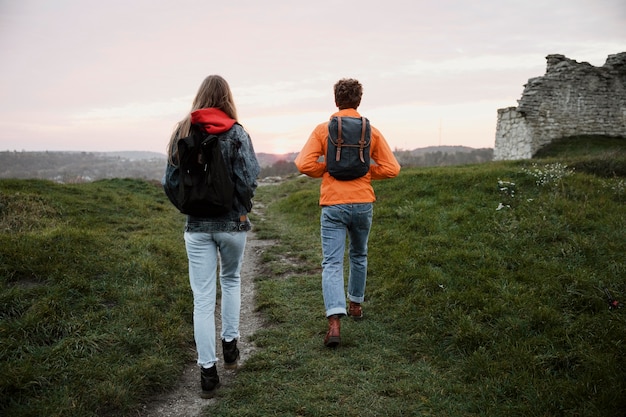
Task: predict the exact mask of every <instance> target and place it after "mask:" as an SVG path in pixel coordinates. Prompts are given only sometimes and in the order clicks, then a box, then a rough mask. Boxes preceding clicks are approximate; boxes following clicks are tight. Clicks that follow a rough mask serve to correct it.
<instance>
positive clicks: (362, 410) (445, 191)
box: [213, 143, 626, 416]
mask: <svg viewBox="0 0 626 417" xmlns="http://www.w3.org/2000/svg"><path fill="white" fill-rule="evenodd" d="M624 151H625V150H624V148H623V146H622V145H619V146H617V147H616V148H613V149H612V150H610V149H608V148H606V147H603V149H602V150H601V151H600V153H595V154H590V153H586V154H584V153H582V152H580V149H579V147H578V145H577V144H576V143H573V146H571V147H570V148H568V149H562V150H561V152H562V154H563V155H564V156H563V157H556V156H554V155H553V156H551V157H548V158H547V159H540V160H533V161H521V162H505V163H489V164H481V165H473V166H464V167H455V168H430V169H409V170H404V171H403V172H402V174H401V175H400V177H398V178H397V179H394V180H390V181H383V182H378V183H376V184H375V185H376V192H377V195H378V197H379V200H378V202H377V204H376V207H375V214H374V226H373V229H372V234H371V239H370V258H369V261H370V262H369V279H368V290H367V294H366V303H365V304H364V312H365V315H366V319H365V320H364V321H362V322H353V321H350V320H343V322H342V335H343V340H342V343H343V346H342V347H340V348H339V349H337V350H329V349H326V348H324V347H323V346H322V338H323V335H324V333H325V331H326V322H325V319H324V311H323V303H322V298H321V290H320V280H321V279H320V266H319V265H320V261H321V258H320V247H319V246H320V245H319V223H318V217H319V208H318V207H317V204H316V203H317V196H318V186H319V181H316V180H311V179H307V178H298V179H294V180H292V181H291V182H289V183H286V184H284V185H282V186H280V187H276V188H268V189H265V190H264V193H265V195H264V198H265V199H267V202H268V204H269V206H268V208H267V210H266V211H267V213H266V219H267V220H266V221H265V222H263V223H262V224H261V225H260V227H259V228H258V229H260V230H259V233H260V234H262V235H263V236H266V237H269V238H274V239H279V241H280V244H279V245H277V246H276V247H274V249H273V251H272V252H271V253H268V254H266V260H267V262H268V271H267V274H266V275H265V276H263V277H260V279H259V285H260V289H259V305H260V308H261V309H262V310H263V311H264V312H265V313H266V315H267V316H268V317H269V318H271V320H272V322H273V324H274V326H273V327H272V328H270V329H266V330H263V331H262V332H260V333H259V334H258V336H257V338H256V340H257V343H259V344H260V345H261V346H262V347H263V348H264V349H263V350H261V351H260V353H259V354H258V355H256V356H255V357H253V358H252V360H251V361H249V362H248V363H247V365H246V368H245V370H243V371H242V372H240V374H239V376H238V380H237V384H236V386H233V387H232V388H229V389H226V390H225V392H224V394H223V395H224V396H225V399H224V400H223V401H221V402H220V403H219V404H218V406H217V409H216V410H213V411H214V413H215V415H224V416H242V415H249V416H253V415H302V416H305V415H306V416H326V415H351V416H376V415H394V416H396V415H415V416H421V415H432V416H573V415H575V416H623V415H625V414H626V355H625V353H624V341H625V340H626V318H625V316H624V315H625V314H626V309H620V308H614V307H616V306H617V304H615V303H613V304H611V303H610V302H611V301H614V300H617V302H618V303H623V302H624V301H626V261H625V258H624V253H626V238H625V236H624V230H626V215H625V210H624V203H626V182H625V179H624V177H623V176H622V177H619V176H615V175H613V174H610V172H613V171H618V172H623V171H620V169H623V168H624V167H626V158H625V152H624ZM606 152H609V154H608V155H609V156H608V157H607V156H606V155H607V154H606ZM583 154H584V155H585V156H581V155H583ZM590 161H593V163H587V162H590ZM569 164H571V165H573V166H574V165H575V166H576V167H577V168H576V169H574V168H572V167H570V166H569ZM270 202H271V203H270ZM609 297H610V298H609ZM620 305H621V304H620Z"/></svg>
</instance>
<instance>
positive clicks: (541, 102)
mask: <svg viewBox="0 0 626 417" xmlns="http://www.w3.org/2000/svg"><path fill="white" fill-rule="evenodd" d="M546 60H547V61H548V67H547V70H546V74H545V75H544V76H543V77H536V78H531V79H529V80H528V83H527V84H526V85H525V86H524V87H525V88H524V92H523V93H522V98H521V99H520V100H518V106H517V107H508V108H504V109H499V110H498V122H497V127H496V142H495V147H494V159H496V160H506V159H509V160H510V159H527V158H532V156H533V155H534V154H535V153H536V152H537V151H538V150H539V149H541V148H542V147H543V146H545V145H547V144H548V143H550V142H551V141H553V140H554V139H558V138H565V137H569V136H578V135H605V136H616V137H623V138H626V52H621V53H619V54H616V55H609V57H608V58H607V60H606V63H605V64H604V65H603V66H602V67H594V66H593V65H591V64H589V63H587V62H581V63H579V62H576V61H574V60H572V59H569V58H566V57H565V56H563V55H548V56H547V57H546ZM625 142H626V139H625Z"/></svg>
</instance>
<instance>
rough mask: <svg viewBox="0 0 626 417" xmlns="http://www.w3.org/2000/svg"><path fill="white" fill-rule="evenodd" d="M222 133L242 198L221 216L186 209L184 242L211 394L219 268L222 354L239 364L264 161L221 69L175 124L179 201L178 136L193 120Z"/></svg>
mask: <svg viewBox="0 0 626 417" xmlns="http://www.w3.org/2000/svg"><path fill="white" fill-rule="evenodd" d="M192 124H193V125H197V126H200V127H201V128H202V129H203V130H204V131H206V132H207V133H210V134H215V135H218V136H219V150H220V151H221V152H222V154H223V156H224V160H226V161H232V164H231V167H230V168H231V172H232V178H231V179H232V180H233V183H234V184H235V190H236V191H235V194H236V196H237V198H235V201H234V202H233V206H232V208H231V210H230V211H229V212H228V213H227V214H224V215H220V216H217V217H195V216H191V215H187V221H186V223H185V232H184V238H185V248H186V250H187V258H188V260H189V283H190V285H191V290H192V292H193V303H194V308H193V326H194V338H195V341H196V350H197V353H198V365H199V366H200V384H201V388H202V393H201V396H202V397H203V398H211V397H213V395H214V394H215V390H216V389H217V387H218V386H219V376H218V373H217V362H218V359H217V356H216V348H215V342H216V327H215V304H216V287H217V272H218V270H219V274H220V275H219V278H220V287H221V296H222V299H221V313H222V331H221V341H222V355H223V360H224V368H225V369H233V368H236V367H237V361H238V359H239V349H238V348H237V340H238V339H239V318H240V306H241V276H240V272H241V265H242V262H243V254H244V248H245V245H246V236H247V234H246V232H247V231H248V230H250V229H251V223H250V220H249V219H248V213H249V212H250V210H251V208H252V204H251V198H252V196H253V195H254V191H255V189H256V187H257V182H256V178H257V176H258V175H259V171H260V167H259V163H258V161H257V159H256V155H255V153H254V148H253V146H252V141H251V140H250V136H249V135H248V133H247V132H246V131H245V130H244V128H243V127H242V126H241V125H240V124H239V123H238V121H237V110H236V107H235V103H234V100H233V94H232V92H231V90H230V87H229V85H228V83H227V82H226V80H225V79H224V78H222V77H221V76H219V75H210V76H208V77H206V78H205V79H204V81H203V82H202V84H201V85H200V88H199V89H198V93H197V94H196V97H195V98H194V100H193V103H192V106H191V112H190V113H189V114H188V115H187V116H185V118H183V119H182V120H181V121H179V122H178V123H177V124H176V127H175V128H174V131H173V132H172V135H171V137H170V141H169V144H168V148H167V152H168V164H167V168H166V172H165V176H164V178H163V182H162V183H163V187H164V189H165V192H166V194H167V196H168V197H169V199H170V200H171V201H172V203H174V204H175V205H176V204H177V201H176V199H177V195H176V192H175V190H176V189H177V187H178V183H177V182H178V175H179V173H178V155H177V142H178V140H179V139H182V138H185V137H187V136H189V134H190V131H191V126H192Z"/></svg>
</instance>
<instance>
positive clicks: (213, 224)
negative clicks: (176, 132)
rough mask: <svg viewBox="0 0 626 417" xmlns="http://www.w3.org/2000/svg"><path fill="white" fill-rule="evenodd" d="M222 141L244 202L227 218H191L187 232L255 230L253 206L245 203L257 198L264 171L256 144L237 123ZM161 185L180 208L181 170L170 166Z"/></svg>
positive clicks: (236, 202) (187, 224)
mask: <svg viewBox="0 0 626 417" xmlns="http://www.w3.org/2000/svg"><path fill="white" fill-rule="evenodd" d="M219 138H220V150H221V151H222V154H223V155H224V159H225V160H227V161H232V173H231V174H232V175H231V177H232V178H233V179H234V183H235V191H236V194H237V196H241V197H243V198H237V199H236V201H235V204H234V206H233V209H232V210H231V211H230V212H229V213H227V214H225V215H223V216H219V217H194V216H189V215H188V216H187V221H186V223H185V231H186V232H209V233H210V232H234V231H247V230H250V228H251V223H250V220H249V219H248V216H247V214H248V213H249V212H250V210H251V209H252V206H251V205H250V206H249V207H246V206H244V204H243V203H242V201H246V200H248V201H250V200H251V199H252V197H253V196H254V192H255V190H256V188H257V185H258V184H257V177H258V175H259V172H260V171H261V168H260V166H259V162H258V161H257V158H256V154H255V153H254V148H253V146H252V141H251V140H250V136H249V135H248V133H247V132H246V131H245V129H244V128H243V126H241V125H240V124H238V123H235V124H234V125H233V127H232V128H230V130H228V131H227V132H224V133H221V134H220V135H219ZM174 146H176V144H174ZM161 184H162V185H163V190H164V191H165V194H166V195H167V197H168V198H169V200H170V201H171V202H172V204H174V205H175V206H177V207H178V203H177V196H176V190H177V189H178V185H179V170H178V167H177V166H175V165H172V164H171V163H169V162H168V163H167V166H166V168H165V174H164V175H163V179H162V180H161Z"/></svg>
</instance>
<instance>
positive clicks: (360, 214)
mask: <svg viewBox="0 0 626 417" xmlns="http://www.w3.org/2000/svg"><path fill="white" fill-rule="evenodd" d="M373 212H374V208H373V204H372V203H360V204H338V205H334V206H325V207H322V214H321V220H320V224H321V235H322V255H323V257H324V259H323V261H322V293H323V295H324V307H325V308H326V316H327V317H328V316H332V315H333V314H339V315H345V314H346V293H345V290H344V278H343V258H344V252H345V248H346V236H347V237H348V238H349V242H350V252H349V260H350V275H349V278H348V294H347V295H348V299H349V300H350V301H354V302H356V303H362V302H363V300H364V298H365V281H366V279H367V240H368V238H369V233H370V228H371V226H372V216H373Z"/></svg>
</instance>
